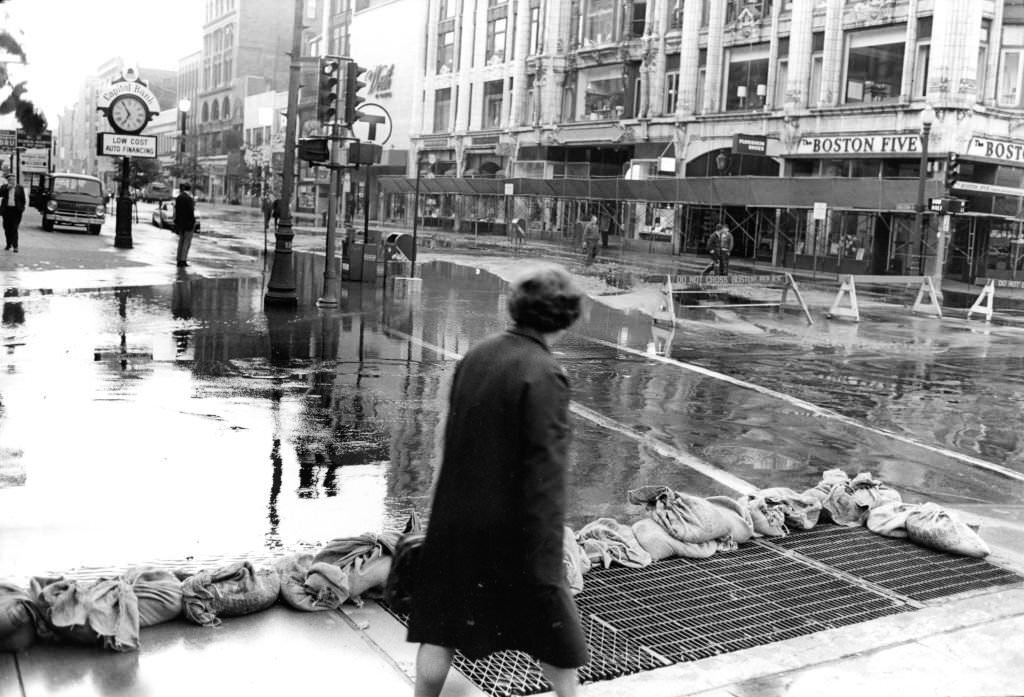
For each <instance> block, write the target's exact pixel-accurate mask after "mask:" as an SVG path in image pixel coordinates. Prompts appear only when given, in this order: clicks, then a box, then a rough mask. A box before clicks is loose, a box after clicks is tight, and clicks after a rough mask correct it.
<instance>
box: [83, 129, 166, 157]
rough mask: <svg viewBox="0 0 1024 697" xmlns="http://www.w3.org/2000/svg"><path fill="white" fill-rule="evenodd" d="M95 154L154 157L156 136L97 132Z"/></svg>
mask: <svg viewBox="0 0 1024 697" xmlns="http://www.w3.org/2000/svg"><path fill="white" fill-rule="evenodd" d="M96 154H97V155H116V156H118V157H156V136H132V135H123V134H120V133H97V134H96Z"/></svg>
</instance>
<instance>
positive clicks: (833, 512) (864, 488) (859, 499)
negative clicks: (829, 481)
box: [822, 472, 902, 527]
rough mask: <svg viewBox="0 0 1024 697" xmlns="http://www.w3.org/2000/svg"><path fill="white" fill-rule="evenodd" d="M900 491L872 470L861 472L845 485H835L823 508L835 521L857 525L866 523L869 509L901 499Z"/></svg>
mask: <svg viewBox="0 0 1024 697" xmlns="http://www.w3.org/2000/svg"><path fill="white" fill-rule="evenodd" d="M901 500H902V497H901V496H900V495H899V493H898V492H897V491H895V490H893V489H890V488H889V487H887V486H885V485H884V484H883V483H882V482H881V481H879V480H877V479H874V478H872V476H871V473H870V472H861V473H860V474H858V475H857V476H856V477H854V478H853V479H851V480H850V481H849V482H847V483H846V484H845V485H841V486H840V485H837V486H835V487H833V489H832V491H831V492H830V493H829V495H828V498H826V499H825V500H824V501H823V502H822V508H823V509H824V510H825V511H826V512H827V513H828V516H829V518H831V520H832V521H833V522H834V523H837V524H839V525H846V526H850V527H856V526H858V525H864V524H865V523H866V522H867V519H868V511H870V510H871V509H872V508H873V507H874V506H876V505H878V504H880V503H884V502H886V501H897V502H899V501H901Z"/></svg>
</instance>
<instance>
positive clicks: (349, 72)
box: [341, 61, 366, 127]
mask: <svg viewBox="0 0 1024 697" xmlns="http://www.w3.org/2000/svg"><path fill="white" fill-rule="evenodd" d="M345 71H346V75H345V110H344V116H343V117H342V119H341V120H342V123H344V124H345V125H346V126H349V127H351V126H352V124H354V123H355V122H356V121H358V120H359V112H358V111H357V110H356V107H358V106H359V105H360V104H362V103H363V102H365V101H366V98H365V97H360V96H359V94H358V93H359V90H361V89H363V88H364V87H366V83H365V82H363V81H362V80H360V79H359V77H360V76H361V75H362V74H363V73H365V72H366V68H364V67H363V66H361V65H359V64H358V63H356V62H355V61H349V63H348V65H347V66H346V68H345Z"/></svg>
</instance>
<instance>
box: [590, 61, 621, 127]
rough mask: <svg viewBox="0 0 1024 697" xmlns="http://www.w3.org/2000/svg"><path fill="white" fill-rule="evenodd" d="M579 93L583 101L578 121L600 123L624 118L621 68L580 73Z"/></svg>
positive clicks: (615, 67)
mask: <svg viewBox="0 0 1024 697" xmlns="http://www.w3.org/2000/svg"><path fill="white" fill-rule="evenodd" d="M580 91H581V97H582V99H583V104H582V109H581V110H580V119H582V120H586V121H601V120H606V119H621V118H623V117H624V116H625V110H626V83H625V81H624V80H623V79H622V66H619V65H612V66H607V67H604V68H594V69H592V70H588V71H581V72H580Z"/></svg>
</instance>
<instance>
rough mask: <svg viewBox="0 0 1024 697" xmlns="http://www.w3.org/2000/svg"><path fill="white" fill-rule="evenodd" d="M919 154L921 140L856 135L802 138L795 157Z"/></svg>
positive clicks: (898, 136)
mask: <svg viewBox="0 0 1024 697" xmlns="http://www.w3.org/2000/svg"><path fill="white" fill-rule="evenodd" d="M920 152H921V138H920V136H918V135H917V134H916V133H911V134H907V135H896V134H894V135H863V136H861V135H858V136H810V137H803V138H801V139H800V142H799V143H798V144H797V146H796V153H795V154H797V155H903V154H907V153H920Z"/></svg>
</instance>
